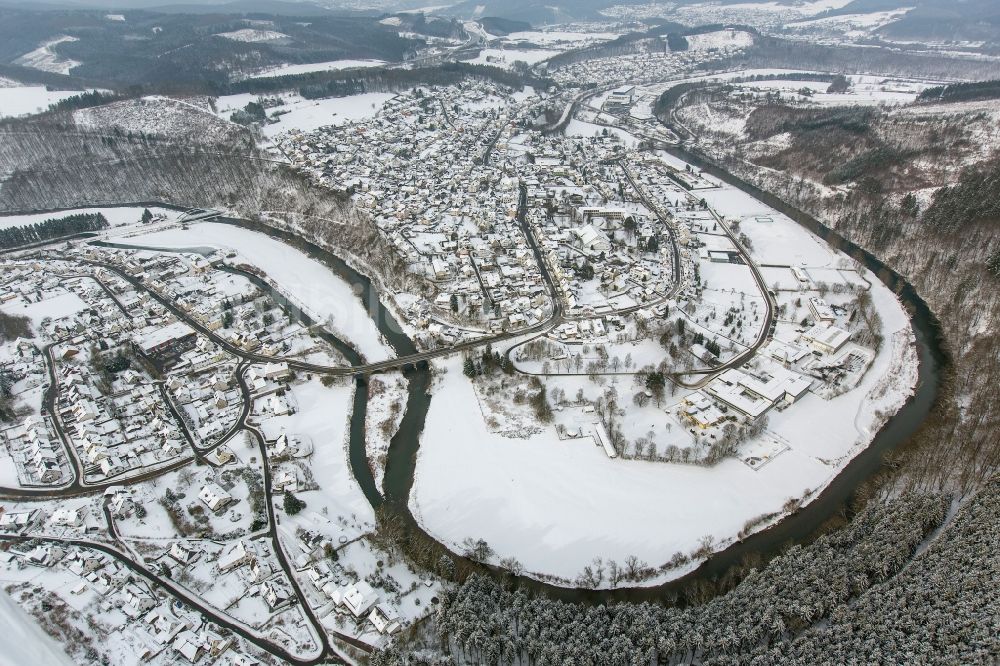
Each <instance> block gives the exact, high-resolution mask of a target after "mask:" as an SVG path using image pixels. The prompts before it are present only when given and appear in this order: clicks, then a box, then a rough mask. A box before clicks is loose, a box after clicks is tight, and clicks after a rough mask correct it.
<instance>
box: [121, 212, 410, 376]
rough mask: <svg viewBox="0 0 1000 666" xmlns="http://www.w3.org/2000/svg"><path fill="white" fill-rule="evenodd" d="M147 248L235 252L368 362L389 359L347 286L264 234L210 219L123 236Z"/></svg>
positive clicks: (338, 278)
mask: <svg viewBox="0 0 1000 666" xmlns="http://www.w3.org/2000/svg"><path fill="white" fill-rule="evenodd" d="M129 242H130V243H133V244H136V245H149V246H150V247H171V248H176V247H201V246H210V247H218V248H222V249H226V250H232V251H234V252H236V253H237V255H238V256H237V257H236V258H235V259H232V260H230V261H232V262H233V263H237V264H238V263H243V262H246V263H248V264H252V265H254V266H257V267H258V268H260V269H261V270H263V271H264V272H265V273H266V274H267V276H268V277H269V278H270V279H271V280H273V281H274V283H275V284H276V285H277V286H278V289H279V290H280V291H281V292H282V293H283V294H284V295H285V296H287V297H289V298H290V299H291V300H292V301H293V302H295V303H297V304H298V305H300V306H302V308H303V309H304V310H305V311H306V312H308V313H309V314H310V315H312V316H313V318H315V319H316V320H317V321H319V322H322V323H324V324H327V325H328V326H327V327H328V328H329V329H330V330H331V331H333V332H336V333H337V334H340V335H343V336H344V338H345V339H346V340H347V341H348V342H350V343H353V344H354V345H355V346H356V347H357V348H358V349H359V350H360V351H361V353H362V354H364V356H365V357H366V358H367V359H368V360H369V361H377V360H383V359H386V358H389V357H390V356H391V355H392V353H391V351H390V349H389V347H388V346H387V345H385V344H384V343H383V342H382V340H381V338H380V336H379V332H378V329H377V328H376V327H375V324H374V322H372V320H371V317H369V316H368V313H367V312H366V311H365V308H364V305H363V304H362V303H361V299H360V298H359V297H358V296H357V295H356V294H355V293H354V291H353V289H352V288H351V285H349V284H348V283H347V282H345V281H344V280H343V279H341V278H340V277H339V276H337V275H335V274H334V273H333V272H332V271H331V270H330V269H328V268H327V267H326V266H324V265H323V264H321V263H320V262H319V261H317V260H315V259H312V258H310V257H308V256H307V255H306V254H304V253H302V252H301V251H299V250H297V249H296V248H293V247H291V246H290V245H287V244H285V243H282V242H281V241H278V240H275V239H273V238H271V237H269V236H267V235H265V234H262V233H258V232H256V231H249V230H247V229H242V228H240V227H235V226H232V225H228V224H218V223H214V222H204V223H199V224H193V225H191V227H190V228H189V229H187V230H182V229H171V230H168V231H161V232H156V233H152V234H147V235H143V236H137V237H135V238H131V239H129Z"/></svg>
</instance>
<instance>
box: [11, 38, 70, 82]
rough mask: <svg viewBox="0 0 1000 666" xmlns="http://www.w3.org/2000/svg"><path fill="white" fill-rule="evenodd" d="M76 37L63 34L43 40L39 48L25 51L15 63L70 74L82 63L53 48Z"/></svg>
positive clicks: (45, 70) (44, 70)
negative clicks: (60, 53)
mask: <svg viewBox="0 0 1000 666" xmlns="http://www.w3.org/2000/svg"><path fill="white" fill-rule="evenodd" d="M75 41H77V38H76V37H70V36H68V35H62V36H61V37H54V38H53V39H50V40H48V41H45V42H42V43H41V44H40V45H39V46H38V48H37V49H35V50H34V51H29V52H28V53H25V54H24V55H22V56H21V57H20V58H18V59H17V60H15V61H14V64H15V65H21V66H23V67H32V68H34V69H40V70H42V71H43V72H52V73H54V74H69V72H70V70H71V69H73V68H74V67H76V66H77V65H79V64H80V63H79V62H77V61H76V60H71V59H69V58H64V57H62V56H61V55H59V54H58V53H56V52H55V50H54V49H53V47H54V46H57V45H58V44H62V43H63V42H75Z"/></svg>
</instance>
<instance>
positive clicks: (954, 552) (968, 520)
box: [720, 481, 1000, 665]
mask: <svg viewBox="0 0 1000 666" xmlns="http://www.w3.org/2000/svg"><path fill="white" fill-rule="evenodd" d="M997 516H1000V483H998V482H996V481H994V482H992V483H990V484H988V485H987V486H986V487H985V488H984V489H983V490H982V491H980V492H979V493H978V494H977V495H976V496H975V497H973V498H972V499H970V500H968V502H967V503H966V505H965V506H963V507H962V508H961V510H960V511H959V512H958V514H957V515H956V516H955V518H954V520H953V521H952V523H951V524H950V525H949V526H948V527H947V528H946V529H945V531H944V532H943V533H942V534H941V535H940V536H939V537H938V538H937V539H936V540H935V541H934V542H933V543H931V544H930V545H929V546H928V548H927V550H926V551H925V552H924V553H922V554H921V555H920V556H919V557H917V558H916V559H914V561H913V562H912V563H911V564H910V565H909V566H908V567H906V568H905V569H903V571H902V572H901V573H900V574H899V575H898V576H896V577H895V578H894V579H892V580H891V581H887V582H885V583H880V584H878V585H875V586H874V587H872V588H871V589H870V590H868V591H867V592H866V593H865V594H863V595H861V597H860V598H858V599H856V600H855V601H854V602H853V603H851V604H850V605H842V606H838V607H837V608H835V609H834V612H833V613H831V614H830V622H829V624H825V625H822V626H815V627H812V628H810V629H809V630H807V631H806V632H804V633H803V634H802V635H800V636H799V637H797V638H796V639H795V640H793V641H791V642H788V643H783V644H782V645H781V646H780V647H779V648H778V649H775V650H772V651H771V652H770V653H769V655H768V657H769V659H770V660H771V663H793V664H815V663H821V662H822V663H833V664H847V663H858V664H879V663H893V662H896V663H904V662H905V663H908V664H920V663H937V664H987V663H992V662H993V661H994V660H995V659H996V656H997V654H1000V633H998V632H997V630H996V618H998V617H1000V594H997V590H996V582H997V580H998V579H1000V556H998V555H997V553H998V552H1000V521H998V520H997ZM720 663H730V664H734V665H735V664H737V663H742V662H739V661H737V660H733V659H727V660H720Z"/></svg>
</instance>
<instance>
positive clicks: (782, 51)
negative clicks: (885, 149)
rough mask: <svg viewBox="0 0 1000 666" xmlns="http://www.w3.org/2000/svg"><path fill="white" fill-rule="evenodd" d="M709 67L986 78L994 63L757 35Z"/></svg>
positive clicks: (935, 77) (990, 74) (994, 71)
mask: <svg viewBox="0 0 1000 666" xmlns="http://www.w3.org/2000/svg"><path fill="white" fill-rule="evenodd" d="M701 66H702V67H705V68H709V67H710V68H711V69H741V68H746V69H751V68H753V69H767V68H783V69H815V70H819V71H825V72H870V73H874V74H879V75H883V76H913V77H925V78H931V79H942V78H943V79H980V80H981V79H988V78H994V77H996V65H995V64H994V63H993V62H992V61H988V60H973V59H969V58H953V57H949V56H947V55H942V54H938V53H918V52H915V51H897V50H892V49H876V48H857V47H850V46H847V47H841V46H830V45H825V44H815V43H811V42H804V41H801V40H791V39H782V38H780V37H772V36H757V37H755V38H754V44H753V46H752V47H750V48H748V49H744V50H743V51H741V52H739V53H736V54H734V55H732V56H729V57H728V58H724V59H723V60H716V61H713V62H712V63H704V64H702V65H701Z"/></svg>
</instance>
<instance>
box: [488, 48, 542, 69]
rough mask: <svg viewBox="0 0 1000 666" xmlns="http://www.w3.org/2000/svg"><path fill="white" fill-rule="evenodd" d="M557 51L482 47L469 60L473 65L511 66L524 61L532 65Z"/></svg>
mask: <svg viewBox="0 0 1000 666" xmlns="http://www.w3.org/2000/svg"><path fill="white" fill-rule="evenodd" d="M558 53H559V51H550V50H546V49H483V50H482V51H480V52H479V56H478V57H476V58H475V59H473V60H470V61H469V62H470V63H472V64H473V65H492V66H494V67H507V68H510V67H513V66H514V63H515V62H525V63H528V64H529V65H534V64H535V63H537V62H541V61H542V60H545V59H546V58H551V57H552V56H554V55H557V54H558Z"/></svg>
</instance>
